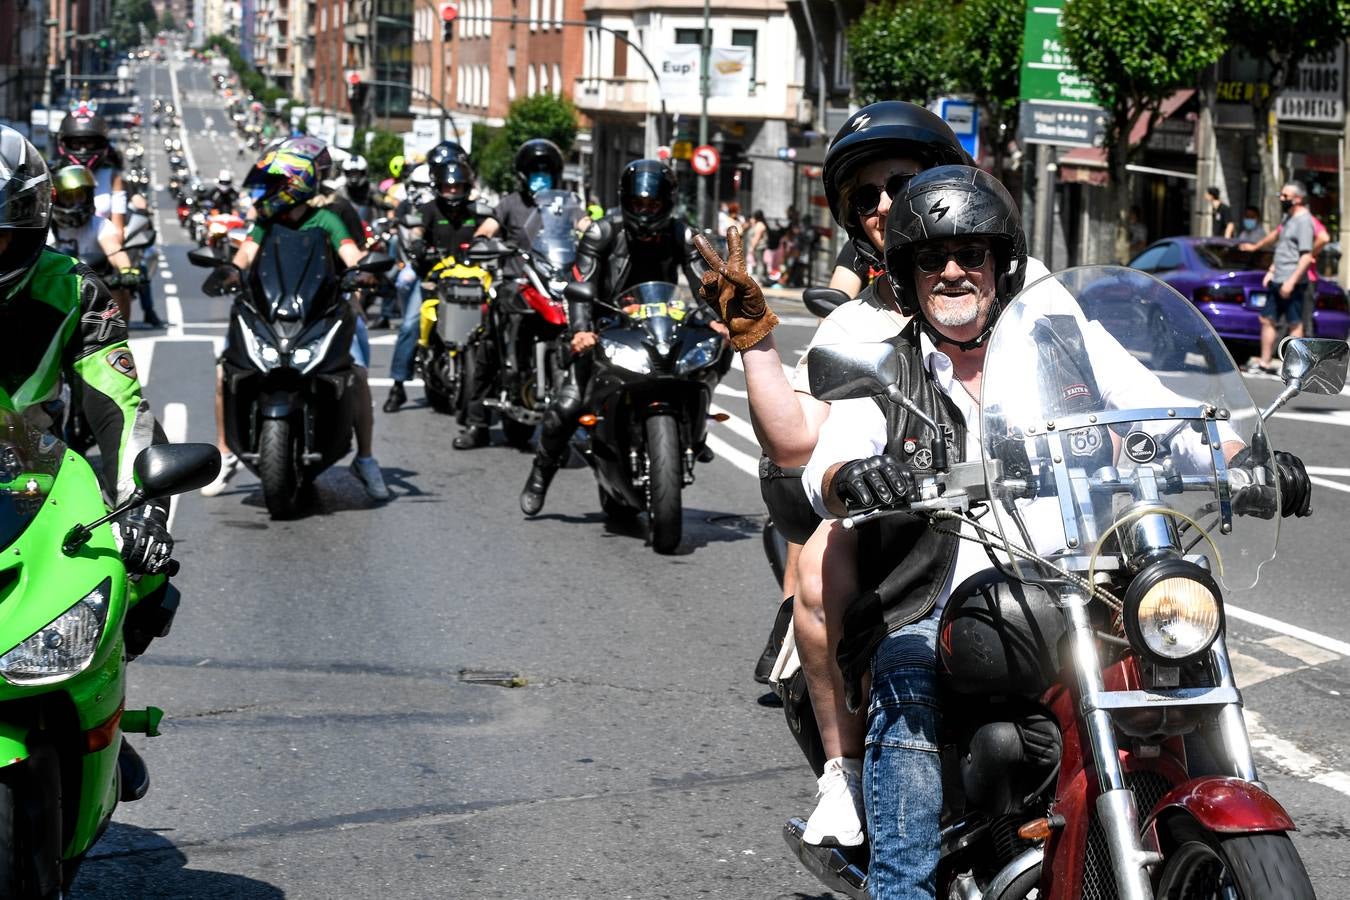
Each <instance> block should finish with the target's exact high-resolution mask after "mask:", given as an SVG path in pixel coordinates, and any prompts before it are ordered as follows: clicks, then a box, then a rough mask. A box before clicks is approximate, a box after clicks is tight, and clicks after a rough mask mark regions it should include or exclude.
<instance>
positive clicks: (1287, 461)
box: [1275, 450, 1312, 519]
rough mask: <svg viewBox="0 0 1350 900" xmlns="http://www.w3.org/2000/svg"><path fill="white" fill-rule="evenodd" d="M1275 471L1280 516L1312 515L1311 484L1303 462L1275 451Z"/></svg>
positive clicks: (1289, 454)
mask: <svg viewBox="0 0 1350 900" xmlns="http://www.w3.org/2000/svg"><path fill="white" fill-rule="evenodd" d="M1275 470H1276V471H1277V472H1278V473H1279V476H1280V515H1281V516H1284V517H1285V518H1286V519H1287V518H1289V517H1290V516H1298V517H1300V518H1302V517H1303V516H1310V515H1312V482H1311V481H1309V480H1308V470H1307V469H1305V468H1304V467H1303V460H1301V459H1299V458H1298V457H1297V456H1295V455H1294V454H1292V453H1285V452H1284V451H1283V450H1276V451H1275Z"/></svg>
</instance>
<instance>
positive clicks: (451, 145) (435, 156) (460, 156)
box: [427, 141, 473, 169]
mask: <svg viewBox="0 0 1350 900" xmlns="http://www.w3.org/2000/svg"><path fill="white" fill-rule="evenodd" d="M448 162H458V163H463V164H464V165H466V166H468V165H469V154H468V152H467V151H465V149H464V148H463V147H461V146H460V145H459V144H456V143H455V142H454V141H441V142H440V143H439V144H437V145H436V146H435V147H432V148H431V150H430V151H428V152H427V165H429V166H437V165H440V164H441V163H448ZM472 168H473V167H472V166H470V169H472Z"/></svg>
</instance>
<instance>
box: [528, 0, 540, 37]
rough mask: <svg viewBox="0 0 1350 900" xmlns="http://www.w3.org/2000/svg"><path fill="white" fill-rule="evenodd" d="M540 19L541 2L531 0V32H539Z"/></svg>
mask: <svg viewBox="0 0 1350 900" xmlns="http://www.w3.org/2000/svg"><path fill="white" fill-rule="evenodd" d="M538 18H539V0H530V30H531V31H538V30H539V22H538V21H536V20H537V19H538Z"/></svg>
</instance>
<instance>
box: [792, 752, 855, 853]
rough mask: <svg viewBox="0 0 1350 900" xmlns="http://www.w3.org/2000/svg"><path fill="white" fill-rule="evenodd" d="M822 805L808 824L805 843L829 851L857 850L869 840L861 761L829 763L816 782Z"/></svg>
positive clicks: (818, 804) (841, 759)
mask: <svg viewBox="0 0 1350 900" xmlns="http://www.w3.org/2000/svg"><path fill="white" fill-rule="evenodd" d="M816 796H817V797H818V798H819V802H818V803H817V804H816V808H815V811H814V812H812V813H811V818H809V819H807V820H806V831H805V832H803V833H802V841H803V843H807V844H815V845H817V846H821V845H824V846H829V847H857V846H858V845H859V844H861V843H862V842H863V841H864V840H865V839H866V830H865V829H864V827H863V822H864V812H863V798H862V760H860V759H847V758H845V757H842V756H836V757H835V758H834V759H830V760H826V762H825V773H824V774H823V775H821V776H820V778H819V780H817V781H816Z"/></svg>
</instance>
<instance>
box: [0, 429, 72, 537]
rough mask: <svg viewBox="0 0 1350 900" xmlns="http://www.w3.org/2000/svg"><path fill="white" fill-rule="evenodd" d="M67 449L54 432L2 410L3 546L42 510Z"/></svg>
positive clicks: (0, 499) (0, 488)
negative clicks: (39, 427) (40, 428)
mask: <svg viewBox="0 0 1350 900" xmlns="http://www.w3.org/2000/svg"><path fill="white" fill-rule="evenodd" d="M65 449H66V446H65V444H63V443H61V441H60V440H58V439H57V438H56V437H55V436H54V435H53V434H52V433H51V432H49V431H43V430H39V429H37V428H35V427H34V426H33V425H31V424H30V423H29V422H28V421H27V420H25V419H24V417H23V416H21V415H19V414H18V413H15V412H11V411H9V410H0V547H8V546H9V545H10V544H12V543H14V541H16V540H18V538H19V535H21V534H22V533H23V530H24V529H25V528H27V527H28V523H29V522H31V521H33V519H34V518H35V517H36V516H37V514H38V512H39V511H41V509H42V504H43V503H44V502H46V498H47V495H48V494H49V493H51V489H52V484H53V482H55V480H56V473H57V471H58V470H59V469H60V468H61V460H62V459H64V454H65Z"/></svg>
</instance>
